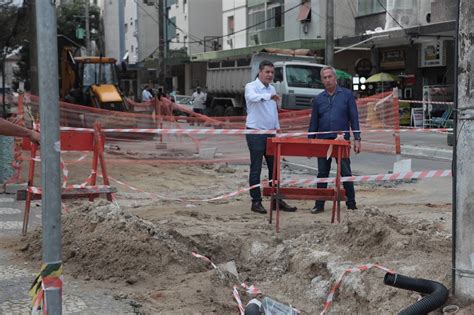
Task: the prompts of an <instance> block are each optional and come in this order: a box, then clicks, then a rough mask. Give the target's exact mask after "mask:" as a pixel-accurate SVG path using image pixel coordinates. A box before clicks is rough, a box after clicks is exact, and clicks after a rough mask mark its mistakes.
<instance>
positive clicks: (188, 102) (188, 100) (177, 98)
mask: <svg viewBox="0 0 474 315" xmlns="http://www.w3.org/2000/svg"><path fill="white" fill-rule="evenodd" d="M171 101H173V102H175V103H176V104H179V105H181V106H185V107H186V108H187V109H189V110H190V111H193V99H192V97H191V96H189V95H172V96H171ZM173 114H174V115H175V116H189V114H188V113H186V112H184V111H180V110H178V109H176V110H173Z"/></svg>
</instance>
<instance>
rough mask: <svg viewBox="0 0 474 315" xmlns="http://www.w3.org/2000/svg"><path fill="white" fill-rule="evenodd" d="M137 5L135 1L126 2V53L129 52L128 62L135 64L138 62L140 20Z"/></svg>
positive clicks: (127, 0) (126, 0) (128, 0)
mask: <svg viewBox="0 0 474 315" xmlns="http://www.w3.org/2000/svg"><path fill="white" fill-rule="evenodd" d="M137 9H138V6H137V3H136V2H135V1H133V0H125V13H124V19H125V21H124V24H125V27H124V30H125V52H128V61H129V63H130V64H134V63H136V62H137V60H138V55H137V53H138V40H137V36H138V31H137V30H138V28H137V27H138V25H137V23H138V20H137Z"/></svg>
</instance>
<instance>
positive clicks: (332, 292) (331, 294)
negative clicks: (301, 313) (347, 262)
mask: <svg viewBox="0 0 474 315" xmlns="http://www.w3.org/2000/svg"><path fill="white" fill-rule="evenodd" d="M371 268H377V269H380V270H383V271H385V272H389V273H395V272H394V271H392V270H391V269H389V268H386V267H382V266H380V265H379V264H367V265H362V266H358V267H353V268H347V269H346V270H344V272H343V273H342V274H341V275H340V276H339V278H338V279H337V281H336V282H335V283H334V285H333V286H332V288H331V290H330V291H329V294H328V297H327V298H326V302H325V303H324V306H323V310H322V311H321V313H320V315H323V314H325V313H326V312H327V311H328V310H329V307H330V306H331V304H332V302H333V301H334V295H335V294H336V291H337V289H338V288H339V287H340V286H341V283H342V279H343V278H344V276H345V275H346V274H348V273H354V272H361V271H365V270H369V269H371Z"/></svg>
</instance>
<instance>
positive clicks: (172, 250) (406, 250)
mask: <svg viewBox="0 0 474 315" xmlns="http://www.w3.org/2000/svg"><path fill="white" fill-rule="evenodd" d="M156 210H158V209H156ZM255 218H258V216H256V215H254V214H245V215H242V214H235V215H230V216H227V217H224V216H222V215H220V214H207V213H202V212H199V211H198V210H179V211H175V212H174V213H171V214H169V215H168V216H166V217H162V218H160V219H157V220H153V221H146V220H143V219H141V218H139V217H137V216H135V215H133V214H130V213H128V212H123V211H121V210H119V209H118V208H116V207H115V206H114V205H111V204H109V203H107V202H105V201H98V202H95V203H93V204H88V203H80V204H75V205H74V206H73V207H71V212H70V213H69V214H67V215H65V216H64V217H63V235H64V236H63V245H64V261H65V263H66V267H67V268H66V269H67V270H68V272H69V273H72V274H73V275H75V276H79V277H90V278H93V279H97V280H102V279H110V278H119V279H122V280H125V281H126V282H127V283H128V284H131V285H133V284H134V283H135V282H136V281H137V280H140V279H146V280H148V281H155V283H156V286H157V287H160V288H161V289H159V290H153V291H151V292H150V291H147V293H146V294H144V295H143V296H142V298H143V300H146V301H148V303H149V306H148V307H149V310H150V312H151V313H155V311H156V310H158V309H159V310H160V311H162V312H165V311H167V312H168V314H173V312H172V310H176V309H179V310H180V312H183V313H186V312H191V313H196V314H201V313H208V312H211V311H212V312H217V313H221V314H227V313H231V312H234V311H235V302H234V301H233V300H232V297H231V290H232V285H233V284H238V283H240V282H242V281H247V282H248V283H254V284H255V285H256V286H257V287H258V288H260V289H261V290H262V292H264V294H265V295H266V296H269V297H271V298H273V299H276V300H279V301H281V302H283V303H287V304H291V305H294V306H295V307H297V308H298V309H300V310H302V311H304V312H305V313H307V314H315V313H318V312H320V311H321V309H322V305H323V303H324V301H325V299H326V296H327V294H328V292H329V290H330V288H331V286H332V285H333V283H334V281H335V280H336V279H337V278H338V277H339V276H340V275H341V273H342V272H343V271H344V270H345V269H346V268H349V267H354V266H360V265H363V264H366V263H379V264H381V265H383V266H386V267H389V268H392V269H394V270H395V271H397V272H399V273H401V274H405V275H408V276H413V277H424V278H427V279H433V280H437V281H440V282H442V283H444V284H445V285H449V284H450V274H449V270H450V269H449V265H450V239H449V237H446V235H443V234H441V233H439V232H438V231H437V229H436V227H435V226H434V225H430V224H421V223H419V224H411V223H408V222H406V221H403V220H400V219H397V218H396V217H393V216H391V215H387V214H384V213H382V212H380V211H379V210H378V209H376V208H367V209H364V210H360V211H355V212H345V213H344V215H343V221H342V222H341V224H331V223H329V222H327V221H326V220H324V221H323V222H319V221H318V222H317V223H316V224H315V223H312V222H311V224H310V223H308V224H306V225H304V224H301V225H298V226H288V227H286V228H285V229H284V230H282V233H281V234H280V235H276V234H275V233H274V231H273V227H272V226H271V225H269V224H262V223H261V221H256V220H255ZM39 233H40V231H36V232H35V233H33V234H31V236H29V237H28V238H27V240H28V242H29V247H28V249H27V256H31V255H34V257H36V258H37V259H39V258H40V257H39V255H40V254H39V253H40V247H41V243H40V234H39ZM192 251H197V252H198V253H201V254H203V255H206V256H207V257H210V258H211V259H212V260H213V262H214V263H215V264H221V263H227V262H229V261H234V262H235V265H236V267H237V271H238V276H237V277H235V276H230V277H229V276H226V277H222V275H221V274H220V273H219V272H216V271H213V270H210V269H211V268H210V266H209V265H208V264H207V263H205V262H204V261H202V260H199V259H197V258H194V257H192V256H191V252H192ZM433 261H436V264H433ZM383 276H384V272H383V271H380V270H369V271H365V272H363V273H356V274H349V275H347V276H346V278H345V279H344V282H343V284H342V286H341V287H340V289H339V290H338V292H337V294H336V297H335V302H334V305H333V306H332V307H331V312H332V313H335V314H336V313H337V314H349V313H350V314H354V313H365V314H380V313H393V312H394V310H399V309H401V308H403V307H405V306H406V305H408V304H411V303H414V302H416V298H417V296H418V295H417V294H412V293H410V292H407V291H403V290H397V289H394V288H391V287H387V286H385V285H384V284H383ZM165 288H166V289H165ZM171 288H173V289H171ZM163 296H166V298H163ZM242 299H243V300H244V302H246V301H248V300H249V299H250V296H246V295H245V294H243V296H242ZM196 305H198V306H196ZM348 310H350V311H348Z"/></svg>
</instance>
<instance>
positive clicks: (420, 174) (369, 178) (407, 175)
mask: <svg viewBox="0 0 474 315" xmlns="http://www.w3.org/2000/svg"><path fill="white" fill-rule="evenodd" d="M451 176H452V172H451V170H430V171H416V172H400V173H391V174H390V173H388V174H378V175H360V176H345V177H341V182H376V181H394V180H410V179H426V178H434V177H451ZM335 181H336V178H335V177H327V178H311V179H307V178H303V179H291V180H282V181H281V184H282V185H288V186H306V185H315V184H318V183H334V182H335Z"/></svg>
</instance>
